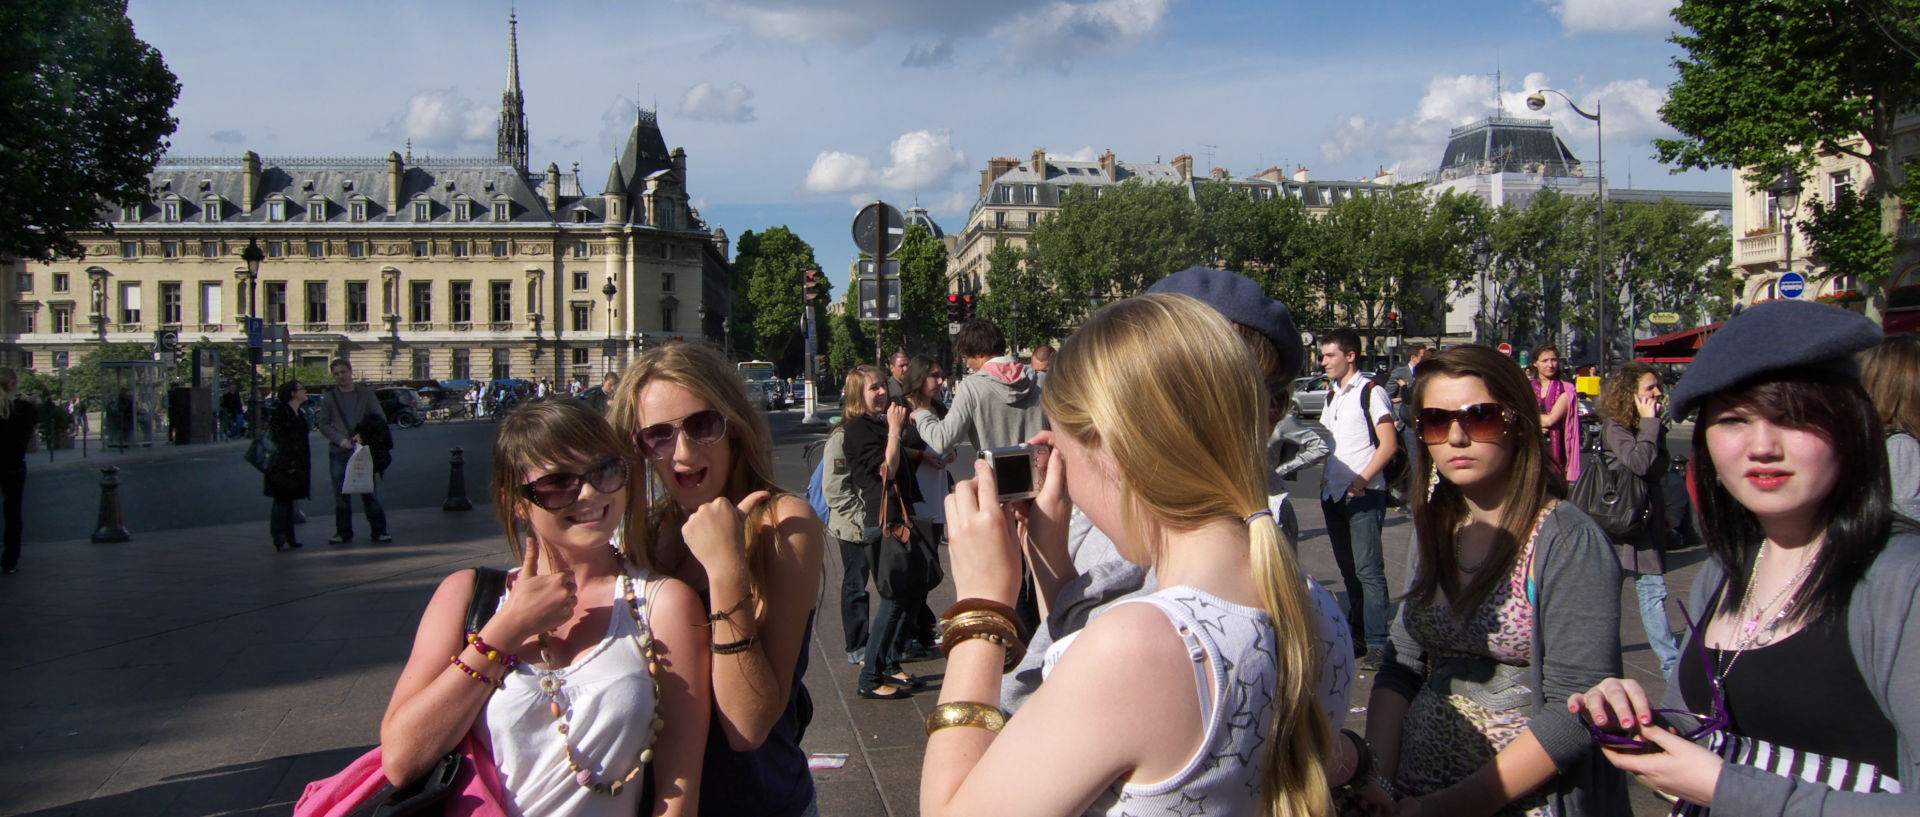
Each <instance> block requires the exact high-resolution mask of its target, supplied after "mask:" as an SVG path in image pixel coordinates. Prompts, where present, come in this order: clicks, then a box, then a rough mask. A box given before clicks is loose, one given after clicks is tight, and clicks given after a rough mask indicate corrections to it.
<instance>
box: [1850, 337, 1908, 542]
mask: <svg viewBox="0 0 1920 817" xmlns="http://www.w3.org/2000/svg"><path fill="white" fill-rule="evenodd" d="M1860 369H1861V371H1860V385H1861V386H1863V387H1865V388H1866V390H1867V396H1868V397H1871V398H1873V405H1874V407H1875V408H1876V409H1879V412H1880V426H1881V428H1883V429H1885V431H1886V434H1887V471H1888V473H1889V475H1890V476H1891V477H1892V483H1891V488H1892V490H1893V509H1894V511H1895V512H1897V513H1899V514H1900V515H1901V516H1904V517H1906V518H1908V519H1915V520H1920V439H1917V438H1920V335H1916V334H1913V333H1911V332H1902V333H1899V334H1895V335H1888V336H1887V338H1886V340H1883V341H1881V342H1880V343H1879V344H1878V345H1876V346H1874V347H1873V348H1872V349H1870V350H1868V351H1867V353H1866V354H1865V355H1863V356H1861V359H1860Z"/></svg>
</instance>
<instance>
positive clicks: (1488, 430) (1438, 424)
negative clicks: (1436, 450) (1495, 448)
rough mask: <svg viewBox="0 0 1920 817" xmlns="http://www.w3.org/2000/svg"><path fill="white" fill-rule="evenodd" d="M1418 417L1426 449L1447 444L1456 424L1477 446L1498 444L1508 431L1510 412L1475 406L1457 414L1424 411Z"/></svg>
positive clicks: (1488, 405)
mask: <svg viewBox="0 0 1920 817" xmlns="http://www.w3.org/2000/svg"><path fill="white" fill-rule="evenodd" d="M1418 417H1419V421H1420V439H1421V441H1423V442H1425V443H1426V444H1427V445H1439V444H1441V443H1444V442H1446V441H1447V437H1448V436H1449V435H1451V434H1452V433H1453V424H1454V423H1455V422H1458V423H1459V424H1460V428H1462V429H1464V430H1465V431H1466V432H1467V439H1469V440H1472V441H1474V442H1476V443H1492V442H1499V441H1500V435H1501V434H1504V433H1506V430H1507V410H1506V409H1505V408H1502V407H1501V406H1500V404H1499V403H1475V404H1473V405H1471V406H1467V407H1466V408H1463V409H1460V410H1458V411H1454V410H1451V409H1443V408H1423V409H1421V410H1420V414H1419V415H1418Z"/></svg>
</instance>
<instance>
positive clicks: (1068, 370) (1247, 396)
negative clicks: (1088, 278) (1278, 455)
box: [1042, 295, 1332, 817]
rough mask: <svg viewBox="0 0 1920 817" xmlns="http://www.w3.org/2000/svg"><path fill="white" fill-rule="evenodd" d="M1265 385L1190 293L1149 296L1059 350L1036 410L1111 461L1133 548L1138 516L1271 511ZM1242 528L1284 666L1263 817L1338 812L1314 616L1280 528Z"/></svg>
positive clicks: (1216, 317)
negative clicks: (1330, 779) (1329, 770)
mask: <svg viewBox="0 0 1920 817" xmlns="http://www.w3.org/2000/svg"><path fill="white" fill-rule="evenodd" d="M1262 380H1263V378H1262V377H1260V376H1259V373H1258V371H1257V370H1256V367H1255V363H1254V359H1253V357H1252V355H1251V354H1250V353H1249V351H1248V349H1247V344H1246V343H1245V342H1243V341H1242V340H1241V338H1240V336H1239V335H1238V334H1237V333H1236V332H1235V331H1234V330H1233V328H1232V327H1231V326H1230V325H1229V324H1228V323H1227V322H1226V320H1225V319H1224V318H1222V317H1221V316H1220V313H1218V312H1215V311H1214V310H1213V309H1211V308H1209V307H1207V306H1206V305H1204V304H1202V303H1201V302H1200V301H1197V300H1194V299H1193V298H1189V297H1187V296H1185V295H1144V296H1140V297H1137V298H1129V299H1127V300H1124V301H1120V302H1118V303H1115V304H1113V305H1111V306H1108V307H1107V308H1105V309H1102V310H1101V311H1100V312H1098V313H1096V314H1095V315H1094V316H1093V317H1092V318H1091V319H1089V320H1088V321H1087V322H1086V324H1085V325H1083V326H1082V327H1081V328H1080V330H1079V331H1077V332H1075V333H1074V334H1073V336H1072V337H1069V338H1068V339H1067V341H1066V343H1064V344H1062V345H1061V347H1060V351H1059V352H1058V353H1057V354H1056V355H1055V356H1054V360H1053V366H1052V368H1051V369H1050V372H1049V374H1048V376H1047V388H1046V389H1045V391H1044V392H1043V394H1042V402H1043V403H1044V405H1045V407H1046V411H1047V417H1048V419H1049V421H1050V422H1051V423H1052V424H1053V427H1054V428H1055V429H1056V430H1059V431H1063V432H1065V433H1067V434H1069V435H1072V436H1073V438H1074V439H1076V440H1081V441H1084V442H1085V443H1086V444H1088V445H1099V446H1101V447H1103V448H1104V449H1105V450H1106V451H1107V452H1108V453H1110V454H1111V455H1112V456H1113V458H1114V462H1115V463H1116V464H1117V465H1118V466H1119V478H1118V480H1119V486H1118V487H1119V489H1120V496H1121V500H1122V506H1123V507H1124V508H1126V509H1127V513H1126V518H1127V520H1128V521H1127V527H1128V530H1127V535H1128V538H1129V539H1132V538H1133V533H1134V531H1133V529H1132V528H1133V518H1134V516H1135V514H1138V515H1140V516H1142V517H1147V518H1151V519H1153V520H1154V521H1155V522H1156V523H1158V524H1159V525H1162V526H1164V527H1166V528H1169V529H1173V530H1192V529H1195V528H1198V527H1201V526H1203V525H1206V524H1210V523H1217V522H1221V521H1231V522H1233V523H1234V524H1240V523H1241V520H1243V519H1245V518H1246V517H1248V516H1250V515H1252V514H1253V513H1254V512H1256V511H1264V510H1267V480H1266V455H1265V443H1266V434H1265V433H1263V432H1264V430H1265V429H1266V427H1267V423H1266V417H1267V407H1268V397H1267V390H1266V388H1265V385H1264V384H1263V383H1262ZM1173 453H1177V454H1178V456H1170V454H1173ZM1148 475H1151V478H1148ZM1248 529H1249V532H1250V534H1251V535H1250V537H1249V543H1248V549H1249V555H1250V557H1251V562H1252V568H1253V575H1254V584H1255V585H1256V586H1257V587H1258V589H1259V594H1260V601H1261V606H1262V607H1263V608H1264V609H1265V610H1266V612H1267V615H1268V616H1269V617H1271V619H1272V621H1273V626H1274V628H1275V630H1276V634H1275V635H1276V638H1275V646H1276V650H1277V652H1278V659H1279V662H1278V663H1279V666H1278V668H1277V669H1278V677H1279V688H1278V689H1277V690H1275V693H1276V694H1275V695H1274V698H1275V704H1276V705H1275V706H1274V716H1273V722H1272V723H1271V724H1269V735H1270V737H1271V739H1270V740H1269V741H1267V746H1268V747H1269V749H1268V751H1267V753H1266V757H1265V758H1264V760H1263V761H1262V767H1261V771H1260V779H1261V789H1262V791H1263V793H1264V798H1265V800H1266V804H1267V807H1266V813H1267V814H1268V815H1270V816H1271V817H1319V816H1320V815H1323V814H1327V813H1329V812H1330V811H1331V809H1332V804H1331V801H1330V795H1329V792H1328V790H1327V784H1326V769H1325V766H1326V757H1327V755H1328V753H1329V751H1330V750H1331V739H1332V726H1331V725H1330V724H1329V723H1328V722H1327V716H1326V713H1325V712H1324V711H1323V710H1322V709H1321V708H1320V704H1319V699H1318V696H1317V693H1316V691H1315V688H1316V686H1317V684H1318V682H1319V679H1320V664H1321V655H1320V649H1319V644H1320V642H1319V639H1318V638H1315V637H1314V636H1313V633H1314V631H1315V628H1316V627H1317V617H1316V615H1315V613H1314V612H1313V606H1312V604H1311V602H1310V600H1309V599H1308V596H1307V593H1306V589H1305V588H1304V587H1303V586H1302V581H1301V575H1302V574H1301V572H1300V566H1299V564H1298V562H1296V561H1295V558H1294V554H1293V548H1292V547H1291V546H1290V545H1289V544H1288V543H1287V542H1286V541H1285V537H1284V535H1283V534H1282V533H1281V532H1280V527H1279V525H1278V523H1277V522H1276V521H1275V520H1272V519H1260V520H1256V521H1255V522H1253V523H1252V524H1250V525H1249V526H1248Z"/></svg>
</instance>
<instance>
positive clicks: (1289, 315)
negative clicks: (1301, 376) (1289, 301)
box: [1147, 267, 1302, 377]
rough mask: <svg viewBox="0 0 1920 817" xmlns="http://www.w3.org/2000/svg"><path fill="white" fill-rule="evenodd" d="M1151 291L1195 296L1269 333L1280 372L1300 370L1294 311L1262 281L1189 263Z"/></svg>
mask: <svg viewBox="0 0 1920 817" xmlns="http://www.w3.org/2000/svg"><path fill="white" fill-rule="evenodd" d="M1147 293H1148V294H1150V295H1155V294H1164V293H1171V294H1178V295H1186V296H1189V297H1192V298H1194V299H1196V300H1198V301H1200V302H1201V303H1204V304H1206V305H1207V306H1211V307H1213V308H1214V309H1215V310H1217V311H1219V313H1220V314H1221V315H1223V316H1225V317H1226V319H1227V320H1230V321H1233V322H1234V323H1237V324H1241V325H1243V326H1247V327H1249V328H1251V329H1253V330H1254V331H1256V332H1259V333H1260V334H1262V335H1266V336H1267V339H1268V340H1271V341H1273V348H1274V351H1277V352H1279V353H1280V372H1281V373H1282V374H1284V375H1286V376H1287V377H1292V376H1294V375H1296V374H1298V373H1299V372H1300V356H1301V354H1302V352H1301V348H1300V332H1299V331H1298V330H1296V329H1295V328H1294V326H1293V312H1292V311H1291V310H1289V309H1287V305H1286V304H1283V303H1281V302H1279V301H1276V300H1274V299H1272V298H1269V297H1267V292H1266V290H1263V289H1261V288H1260V285H1259V284H1256V283H1254V282H1253V281H1251V280H1249V279H1248V278H1247V277H1246V276H1243V275H1240V274H1239V273H1235V272H1229V271H1227V270H1223V269H1208V268H1206V267H1188V268H1186V269H1183V270H1181V271H1179V272H1176V273H1174V274H1172V275H1169V276H1167V277H1165V278H1162V279H1160V280H1158V281H1155V282H1153V286H1150V287H1147Z"/></svg>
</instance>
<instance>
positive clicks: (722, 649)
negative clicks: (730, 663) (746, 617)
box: [713, 636, 754, 655]
mask: <svg viewBox="0 0 1920 817" xmlns="http://www.w3.org/2000/svg"><path fill="white" fill-rule="evenodd" d="M753 641H754V638H753V636H747V637H746V638H742V639H740V640H739V641H729V642H727V643H725V644H715V645H713V654H714V655H733V654H734V653H741V652H746V651H747V648H749V647H752V646H753Z"/></svg>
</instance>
